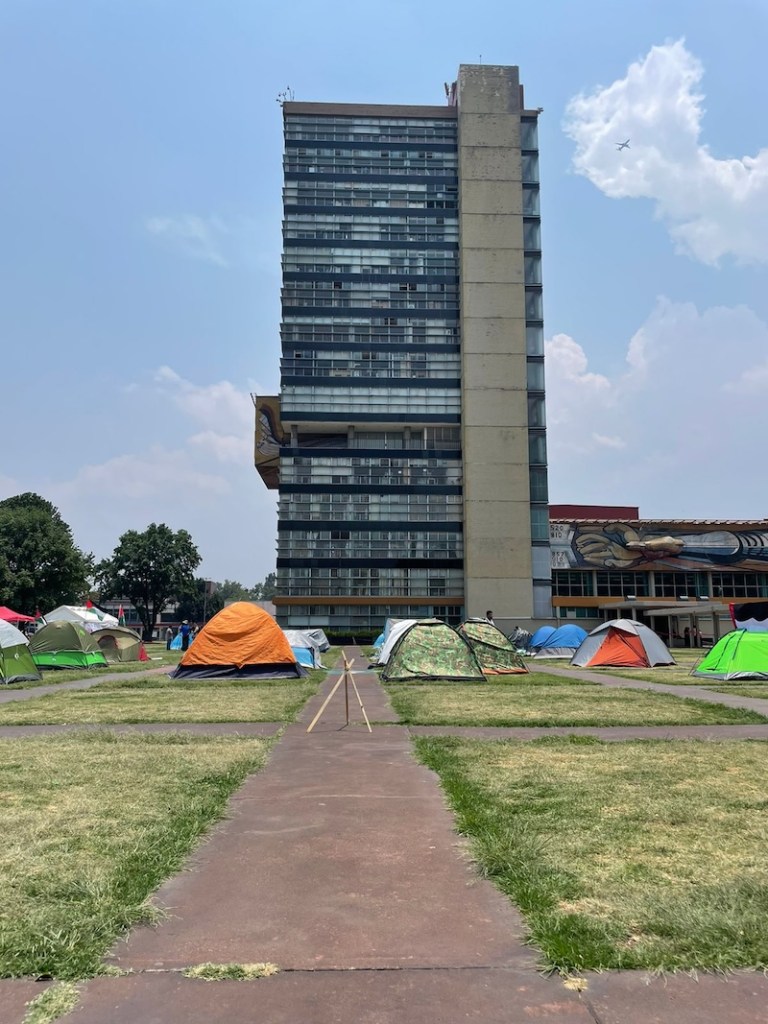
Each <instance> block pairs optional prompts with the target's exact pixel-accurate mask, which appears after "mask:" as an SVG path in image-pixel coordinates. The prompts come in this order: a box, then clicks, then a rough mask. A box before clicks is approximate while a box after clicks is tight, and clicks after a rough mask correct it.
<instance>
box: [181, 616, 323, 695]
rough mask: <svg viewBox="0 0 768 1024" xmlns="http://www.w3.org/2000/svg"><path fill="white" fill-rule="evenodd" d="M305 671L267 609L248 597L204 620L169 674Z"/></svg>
mask: <svg viewBox="0 0 768 1024" xmlns="http://www.w3.org/2000/svg"><path fill="white" fill-rule="evenodd" d="M306 674H307V670H306V669H305V668H304V667H303V666H302V665H300V664H299V662H298V661H297V659H296V655H295V654H294V653H293V651H292V650H291V647H290V644H289V643H288V641H287V640H286V638H285V633H283V631H282V629H280V627H279V626H278V624H277V623H276V622H275V620H274V619H273V618H272V616H271V615H270V614H269V612H265V611H264V609H263V608H260V607H259V606H258V605H256V604H253V603H252V602H250V601H235V602H234V603H233V604H229V605H227V606H226V607H225V608H222V610H221V611H220V612H217V613H216V615H214V616H213V618H212V619H209V620H208V622H206V624H205V625H204V626H203V628H202V629H201V630H200V632H199V633H198V634H197V636H196V637H195V642H194V643H193V644H191V645H190V647H189V650H187V651H185V652H184V654H183V655H182V657H181V661H180V662H179V664H178V665H177V666H176V668H175V669H174V671H173V672H172V673H171V678H172V679H185V678H186V679H189V678H198V679H219V678H229V679H258V678H264V679H289V678H290V679H295V678H297V677H299V676H305V675H306Z"/></svg>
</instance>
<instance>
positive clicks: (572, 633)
mask: <svg viewBox="0 0 768 1024" xmlns="http://www.w3.org/2000/svg"><path fill="white" fill-rule="evenodd" d="M586 635H587V631H586V629H582V628H581V626H574V625H573V624H572V623H570V622H569V623H567V624H566V625H565V626H558V627H557V629H556V630H555V631H554V633H551V634H550V635H549V637H548V638H547V639H546V640H545V641H544V644H543V645H542V646H541V647H540V648H539V649H538V650H537V651H536V653H535V654H534V658H572V657H573V654H574V651H577V650H578V649H579V647H581V644H582V641H583V640H584V637H585V636H586Z"/></svg>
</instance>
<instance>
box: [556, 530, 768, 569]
mask: <svg viewBox="0 0 768 1024" xmlns="http://www.w3.org/2000/svg"><path fill="white" fill-rule="evenodd" d="M550 545H551V551H552V568H553V569H578V568H601V569H636V568H638V567H642V568H645V569H653V568H659V569H680V570H686V571H691V570H693V571H695V570H696V569H701V570H707V569H711V568H713V567H714V566H722V565H728V566H731V567H733V568H735V569H742V570H747V569H753V570H762V571H765V570H766V569H768V523H766V530H765V531H762V530H754V529H753V530H739V529H738V528H734V529H733V530H723V529H715V530H706V531H703V532H700V533H699V532H694V531H693V530H692V529H691V527H688V528H686V527H680V528H679V529H665V528H663V527H662V528H660V526H659V524H658V523H652V522H649V523H645V524H643V523H619V522H615V523H604V522H599V523H583V522H580V523H552V524H551V525H550Z"/></svg>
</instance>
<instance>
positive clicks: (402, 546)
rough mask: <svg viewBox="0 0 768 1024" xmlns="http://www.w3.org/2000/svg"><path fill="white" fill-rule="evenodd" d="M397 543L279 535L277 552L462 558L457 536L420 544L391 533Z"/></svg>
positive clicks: (319, 555)
mask: <svg viewBox="0 0 768 1024" xmlns="http://www.w3.org/2000/svg"><path fill="white" fill-rule="evenodd" d="M355 536H356V535H355ZM395 536H396V537H397V538H398V539H397V540H392V541H388V540H369V541H357V540H356V541H344V542H339V541H332V540H328V541H306V540H305V541H301V540H297V539H296V536H295V534H294V533H291V534H285V535H281V538H280V540H279V542H278V545H277V553H278V555H279V556H280V557H281V558H368V559H373V560H374V561H376V560H380V559H384V558H432V559H434V558H463V556H464V546H463V544H462V542H461V534H456V533H452V534H449V535H448V537H449V539H448V540H438V539H437V538H436V536H435V535H432V534H427V539H426V540H424V541H410V542H409V541H407V540H403V539H402V538H403V536H404V535H403V534H395Z"/></svg>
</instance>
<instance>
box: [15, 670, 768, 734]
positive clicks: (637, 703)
mask: <svg viewBox="0 0 768 1024" xmlns="http://www.w3.org/2000/svg"><path fill="white" fill-rule="evenodd" d="M386 689H387V692H388V693H389V695H390V697H391V699H392V706H393V707H394V709H395V711H396V712H397V714H398V715H399V716H400V718H401V720H402V721H403V722H405V723H407V724H408V725H490V726H553V725H593V726H600V725H716V724H721V725H730V724H745V723H750V722H766V721H768V719H766V718H764V717H763V716H762V715H758V714H756V713H755V712H754V711H747V710H742V709H741V708H727V707H723V706H721V705H718V704H711V703H709V702H707V701H697V700H688V699H685V698H683V697H676V696H673V695H671V694H666V693H654V692H652V691H648V690H628V689H610V688H608V687H605V686H600V684H599V683H582V682H578V681H576V680H574V681H571V680H569V679H564V678H562V677H561V676H546V675H544V674H541V675H538V674H537V675H534V674H531V675H529V676H513V677H512V678H511V679H510V680H508V681H496V680H494V681H493V682H491V681H489V682H486V683H454V682H447V681H446V682H436V683H389V684H387V686H386ZM2 710H3V709H2V708H0V721H2V720H3V718H2Z"/></svg>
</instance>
